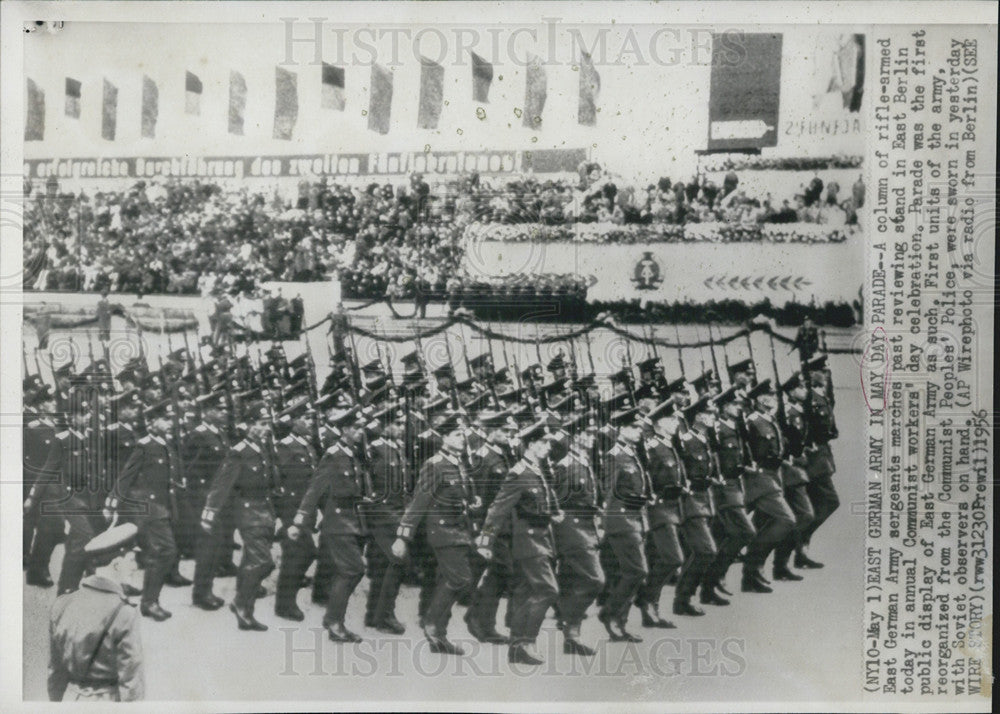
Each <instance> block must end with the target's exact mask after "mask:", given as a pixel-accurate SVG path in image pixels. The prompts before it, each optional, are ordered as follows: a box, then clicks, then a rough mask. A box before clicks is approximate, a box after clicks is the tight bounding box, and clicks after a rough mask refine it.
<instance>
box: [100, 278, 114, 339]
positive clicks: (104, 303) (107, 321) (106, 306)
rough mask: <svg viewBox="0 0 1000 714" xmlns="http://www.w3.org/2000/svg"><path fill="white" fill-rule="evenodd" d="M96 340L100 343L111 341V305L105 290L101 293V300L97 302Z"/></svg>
mask: <svg viewBox="0 0 1000 714" xmlns="http://www.w3.org/2000/svg"><path fill="white" fill-rule="evenodd" d="M97 339H98V340H100V341H101V342H107V341H108V340H110V339H111V303H110V302H108V291H107V290H102V291H101V299H100V300H98V301H97Z"/></svg>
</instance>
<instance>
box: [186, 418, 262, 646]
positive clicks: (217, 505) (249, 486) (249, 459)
mask: <svg viewBox="0 0 1000 714" xmlns="http://www.w3.org/2000/svg"><path fill="white" fill-rule="evenodd" d="M266 438H267V427H265V426H263V425H262V424H256V423H255V424H251V425H250V426H249V428H248V429H247V435H246V437H245V438H244V439H242V440H241V441H239V442H238V443H236V444H234V445H233V446H232V448H230V449H229V452H228V453H227V454H226V459H225V461H223V463H222V466H221V467H220V468H219V472H218V474H217V475H216V477H215V478H214V479H213V481H212V487H211V489H210V490H209V492H208V496H207V498H206V499H205V510H204V511H203V512H202V514H201V528H202V530H203V531H205V532H206V533H210V532H211V531H212V528H213V526H214V525H215V523H216V521H217V519H218V516H219V513H220V512H221V511H222V510H223V509H224V508H226V507H227V506H228V505H229V503H230V502H232V504H233V507H234V518H235V523H236V527H237V528H238V529H239V531H240V539H241V540H242V541H243V557H242V558H241V559H240V566H239V572H238V573H237V575H236V594H235V596H234V597H233V602H232V603H231V604H230V606H229V609H230V610H232V612H233V613H234V614H235V615H236V624H237V627H239V629H241V630H252V631H258V632H262V631H264V630H266V629H267V625H265V624H263V623H261V622H259V621H258V620H257V619H256V618H255V617H254V605H255V604H256V601H257V596H258V593H259V589H260V584H261V583H262V582H263V581H264V578H266V577H267V576H268V575H269V574H270V573H271V571H272V570H274V560H273V559H272V558H271V540H272V538H273V536H274V522H275V517H274V506H273V505H272V503H271V492H272V490H273V489H274V488H275V484H274V483H273V473H272V471H271V468H270V467H271V464H270V463H269V462H268V458H267V454H266V450H265V448H264V443H265V439H266Z"/></svg>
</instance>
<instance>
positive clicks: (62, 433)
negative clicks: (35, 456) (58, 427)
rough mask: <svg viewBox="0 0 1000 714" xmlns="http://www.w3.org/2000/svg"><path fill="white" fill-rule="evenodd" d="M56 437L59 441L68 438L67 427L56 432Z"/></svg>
mask: <svg viewBox="0 0 1000 714" xmlns="http://www.w3.org/2000/svg"><path fill="white" fill-rule="evenodd" d="M56 438H57V439H59V441H65V440H66V439H68V438H69V429H66V430H65V431H60V432H59V433H58V434H56Z"/></svg>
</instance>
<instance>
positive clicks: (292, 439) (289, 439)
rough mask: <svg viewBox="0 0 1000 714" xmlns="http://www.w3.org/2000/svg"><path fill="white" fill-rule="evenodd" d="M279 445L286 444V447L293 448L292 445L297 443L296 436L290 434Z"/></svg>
mask: <svg viewBox="0 0 1000 714" xmlns="http://www.w3.org/2000/svg"><path fill="white" fill-rule="evenodd" d="M278 443H279V444H284V445H285V446H291V445H292V444H294V443H295V435H294V434H289V435H288V436H286V437H285V438H284V439H282V440H281V441H279V442H278Z"/></svg>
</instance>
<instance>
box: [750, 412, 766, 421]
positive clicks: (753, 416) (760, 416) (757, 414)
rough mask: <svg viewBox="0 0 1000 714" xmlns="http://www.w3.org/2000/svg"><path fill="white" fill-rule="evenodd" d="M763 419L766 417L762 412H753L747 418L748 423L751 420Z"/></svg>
mask: <svg viewBox="0 0 1000 714" xmlns="http://www.w3.org/2000/svg"><path fill="white" fill-rule="evenodd" d="M763 418H764V415H763V414H762V413H761V412H753V413H752V414H751V415H750V416H748V417H747V421H749V420H751V419H763Z"/></svg>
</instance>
